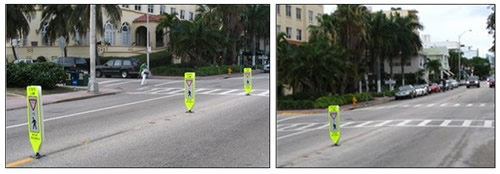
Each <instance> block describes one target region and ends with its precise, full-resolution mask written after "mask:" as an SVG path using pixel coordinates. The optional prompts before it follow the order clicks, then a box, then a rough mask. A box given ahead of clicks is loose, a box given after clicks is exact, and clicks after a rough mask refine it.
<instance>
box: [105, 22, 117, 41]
mask: <svg viewBox="0 0 500 174" xmlns="http://www.w3.org/2000/svg"><path fill="white" fill-rule="evenodd" d="M104 43H105V44H106V45H114V44H115V29H114V28H113V24H111V22H109V21H108V22H106V24H104Z"/></svg>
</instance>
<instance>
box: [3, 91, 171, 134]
mask: <svg viewBox="0 0 500 174" xmlns="http://www.w3.org/2000/svg"><path fill="white" fill-rule="evenodd" d="M178 95H181V94H174V95H169V96H162V97H157V98H152V99H146V100H141V101H136V102H131V103H126V104H120V105H115V106H109V107H105V108H99V109H94V110H90V111H84V112H79V113H74V114H69V115H62V116H57V117H52V118H49V119H45V120H43V121H44V122H47V121H52V120H59V119H63V118H69V117H74V116H78V115H83V114H88V113H93V112H99V111H104V110H109V109H115V108H119V107H124V106H130V105H135V104H139V103H145V102H150V101H155V100H161V99H165V98H169V97H174V96H178ZM26 125H27V123H22V124H16V125H11V126H7V127H6V129H10V128H16V127H20V126H26Z"/></svg>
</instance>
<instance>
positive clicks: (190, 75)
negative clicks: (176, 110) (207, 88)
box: [184, 72, 196, 112]
mask: <svg viewBox="0 0 500 174" xmlns="http://www.w3.org/2000/svg"><path fill="white" fill-rule="evenodd" d="M195 95H196V94H195V74H194V72H187V73H184V104H186V109H187V110H188V112H191V110H192V109H193V106H194V101H195Z"/></svg>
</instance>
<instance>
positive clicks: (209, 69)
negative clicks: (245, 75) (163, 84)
mask: <svg viewBox="0 0 500 174" xmlns="http://www.w3.org/2000/svg"><path fill="white" fill-rule="evenodd" d="M228 68H231V69H232V70H233V73H239V72H242V69H243V68H242V67H239V66H236V65H223V66H202V67H197V66H195V65H193V64H173V65H167V66H160V67H153V68H151V72H153V74H155V75H164V76H183V75H184V73H185V72H195V73H196V75H197V76H210V75H218V74H227V69H228Z"/></svg>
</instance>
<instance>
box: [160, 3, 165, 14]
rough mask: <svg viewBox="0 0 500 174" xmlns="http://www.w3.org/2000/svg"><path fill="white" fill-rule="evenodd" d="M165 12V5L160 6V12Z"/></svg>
mask: <svg viewBox="0 0 500 174" xmlns="http://www.w3.org/2000/svg"><path fill="white" fill-rule="evenodd" d="M163 13H165V5H161V6H160V14H161V15H162V14H163Z"/></svg>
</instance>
